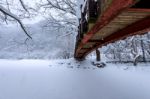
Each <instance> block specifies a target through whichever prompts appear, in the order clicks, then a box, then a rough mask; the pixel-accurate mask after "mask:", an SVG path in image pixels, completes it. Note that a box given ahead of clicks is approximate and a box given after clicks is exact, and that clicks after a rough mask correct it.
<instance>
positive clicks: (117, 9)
mask: <svg viewBox="0 0 150 99" xmlns="http://www.w3.org/2000/svg"><path fill="white" fill-rule="evenodd" d="M134 3H135V0H113V1H112V3H111V5H110V6H109V7H108V8H107V9H106V11H105V12H104V13H103V15H102V16H101V17H99V20H98V21H97V22H96V24H95V25H94V26H93V27H92V28H91V30H90V31H89V32H88V33H87V34H86V35H85V36H84V38H83V40H82V41H81V43H80V44H79V45H78V48H77V49H76V51H75V55H74V56H75V57H77V55H78V53H79V52H80V50H81V49H82V47H83V46H84V44H86V43H87V42H88V40H90V39H91V38H92V37H93V35H94V34H95V33H96V32H98V31H99V30H100V29H102V28H103V27H104V26H106V25H107V24H108V23H109V22H110V21H112V20H113V19H114V18H115V17H116V16H117V15H119V14H120V13H121V12H122V11H124V10H125V9H127V8H129V7H130V6H131V5H133V4H134Z"/></svg>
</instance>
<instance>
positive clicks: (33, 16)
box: [0, 0, 150, 62]
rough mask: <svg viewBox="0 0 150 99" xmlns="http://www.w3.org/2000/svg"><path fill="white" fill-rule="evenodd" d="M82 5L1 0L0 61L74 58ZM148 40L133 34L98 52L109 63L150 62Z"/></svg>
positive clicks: (63, 0) (66, 1)
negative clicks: (136, 60)
mask: <svg viewBox="0 0 150 99" xmlns="http://www.w3.org/2000/svg"><path fill="white" fill-rule="evenodd" d="M81 3H83V1H82V0H81V1H80V2H79V1H78V2H77V1H76V0H53V1H52V0H36V1H30V0H0V13H1V14H0V25H1V27H0V58H1V59H56V58H58V59H62V58H71V57H73V55H74V47H75V42H76V40H75V39H76V35H77V31H78V30H77V27H78V24H79V23H78V18H79V17H80V11H79V8H80V4H81ZM149 39H150V33H146V34H145V35H136V36H133V37H128V38H126V39H124V40H121V41H117V42H114V43H111V44H109V45H107V46H104V47H102V48H100V50H101V52H102V53H103V56H104V57H105V58H107V59H108V60H111V61H134V60H135V59H137V58H138V60H139V61H144V62H146V61H150V41H149ZM92 55H94V54H92ZM89 56H91V55H89Z"/></svg>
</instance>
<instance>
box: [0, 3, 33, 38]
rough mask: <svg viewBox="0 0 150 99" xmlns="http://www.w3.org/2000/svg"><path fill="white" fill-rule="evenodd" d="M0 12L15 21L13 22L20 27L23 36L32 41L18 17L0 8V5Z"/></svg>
mask: <svg viewBox="0 0 150 99" xmlns="http://www.w3.org/2000/svg"><path fill="white" fill-rule="evenodd" d="M0 11H1V12H2V13H3V14H4V15H6V16H9V17H11V18H13V19H15V20H16V21H17V22H18V23H19V25H20V27H21V28H22V30H23V31H24V32H25V34H26V35H27V36H28V37H29V38H31V39H32V37H31V36H30V35H29V34H28V32H27V30H26V29H25V27H24V25H23V23H22V22H21V20H20V19H19V17H17V16H16V15H15V14H13V13H11V12H10V11H9V10H7V9H5V8H4V7H3V6H1V5H0Z"/></svg>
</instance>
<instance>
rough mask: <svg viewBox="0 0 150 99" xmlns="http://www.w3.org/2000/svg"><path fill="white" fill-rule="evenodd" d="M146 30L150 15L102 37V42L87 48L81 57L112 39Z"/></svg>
mask: <svg viewBox="0 0 150 99" xmlns="http://www.w3.org/2000/svg"><path fill="white" fill-rule="evenodd" d="M148 31H150V16H149V17H147V18H144V19H143V20H140V21H138V22H135V23H133V24H131V25H129V26H128V27H126V28H124V29H122V30H120V31H117V32H116V33H113V34H112V35H110V36H108V37H107V38H105V39H104V43H103V44H101V43H99V45H97V46H96V47H95V48H93V49H91V50H88V51H87V52H86V53H84V55H82V57H83V58H84V57H85V56H86V55H88V54H89V53H91V52H92V51H94V50H95V49H97V48H99V47H101V46H103V45H106V44H108V43H112V42H114V41H117V40H121V39H124V38H126V37H128V36H132V35H135V34H141V33H146V32H148Z"/></svg>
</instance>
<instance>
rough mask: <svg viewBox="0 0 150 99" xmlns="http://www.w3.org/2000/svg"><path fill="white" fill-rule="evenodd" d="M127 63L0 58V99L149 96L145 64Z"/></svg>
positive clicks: (137, 98)
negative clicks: (103, 65)
mask: <svg viewBox="0 0 150 99" xmlns="http://www.w3.org/2000/svg"><path fill="white" fill-rule="evenodd" d="M131 65H132V64H131ZM131 65H130V64H128V65H124V66H122V65H114V64H107V66H106V67H105V68H97V67H94V66H92V65H91V61H89V60H86V61H83V62H76V61H75V60H73V59H70V60H20V61H10V60H0V99H150V94H149V92H150V79H149V75H150V67H149V65H146V66H145V65H144V64H143V66H138V67H133V66H131Z"/></svg>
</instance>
